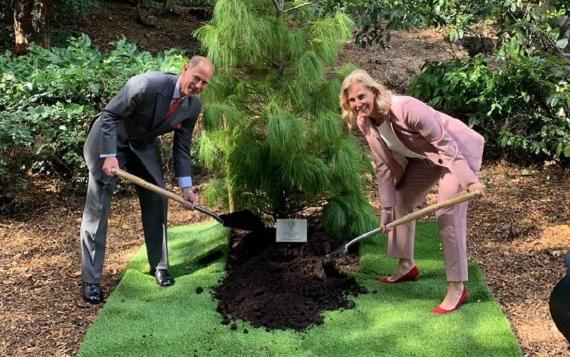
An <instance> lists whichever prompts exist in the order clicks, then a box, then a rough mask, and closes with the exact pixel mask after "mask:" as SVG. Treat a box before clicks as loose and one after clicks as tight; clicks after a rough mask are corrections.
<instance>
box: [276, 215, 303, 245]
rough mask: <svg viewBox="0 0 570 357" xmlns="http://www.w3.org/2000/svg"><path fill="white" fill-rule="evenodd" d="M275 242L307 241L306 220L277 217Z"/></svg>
mask: <svg viewBox="0 0 570 357" xmlns="http://www.w3.org/2000/svg"><path fill="white" fill-rule="evenodd" d="M277 242H307V220H306V219H278V220H277Z"/></svg>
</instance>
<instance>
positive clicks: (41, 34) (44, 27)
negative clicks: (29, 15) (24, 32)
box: [34, 0, 52, 48]
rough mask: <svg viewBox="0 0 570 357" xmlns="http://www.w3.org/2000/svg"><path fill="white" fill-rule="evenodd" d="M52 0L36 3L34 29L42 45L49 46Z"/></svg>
mask: <svg viewBox="0 0 570 357" xmlns="http://www.w3.org/2000/svg"><path fill="white" fill-rule="evenodd" d="M51 9H52V0H43V1H40V2H39V3H38V10H37V16H38V18H37V19H36V23H37V27H36V28H35V29H34V30H35V31H34V32H35V33H36V35H37V38H38V39H39V40H40V43H41V45H42V47H44V48H50V47H51V40H50V19H51Z"/></svg>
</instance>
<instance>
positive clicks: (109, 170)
mask: <svg viewBox="0 0 570 357" xmlns="http://www.w3.org/2000/svg"><path fill="white" fill-rule="evenodd" d="M118 168H119V160H117V157H115V156H108V157H106V158H105V161H103V172H104V173H105V175H107V176H113V169H118Z"/></svg>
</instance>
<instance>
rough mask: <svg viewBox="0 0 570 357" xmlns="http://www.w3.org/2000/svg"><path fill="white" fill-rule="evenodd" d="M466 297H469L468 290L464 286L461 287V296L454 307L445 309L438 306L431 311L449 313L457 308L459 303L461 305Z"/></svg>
mask: <svg viewBox="0 0 570 357" xmlns="http://www.w3.org/2000/svg"><path fill="white" fill-rule="evenodd" d="M467 299H469V292H468V291H467V289H466V288H463V291H462V292H461V297H460V298H459V301H458V302H457V305H455V307H453V309H451V310H447V309H444V308H442V307H440V306H438V307H436V308H435V309H433V310H431V313H432V314H434V315H441V314H449V313H450V312H452V311H455V310H459V308H460V307H461V305H463V304H464V303H465V302H466V301H467Z"/></svg>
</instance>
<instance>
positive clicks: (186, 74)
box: [180, 61, 213, 96]
mask: <svg viewBox="0 0 570 357" xmlns="http://www.w3.org/2000/svg"><path fill="white" fill-rule="evenodd" d="M212 72H213V70H212V66H210V64H209V63H208V62H206V61H202V62H200V63H199V64H198V65H196V66H195V67H193V68H190V65H189V64H186V65H185V66H184V71H183V72H182V75H181V77H180V94H181V95H182V96H191V95H198V94H199V93H200V92H201V91H203V90H204V88H206V86H207V85H208V84H209V83H210V80H211V79H212V74H213V73H212Z"/></svg>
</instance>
